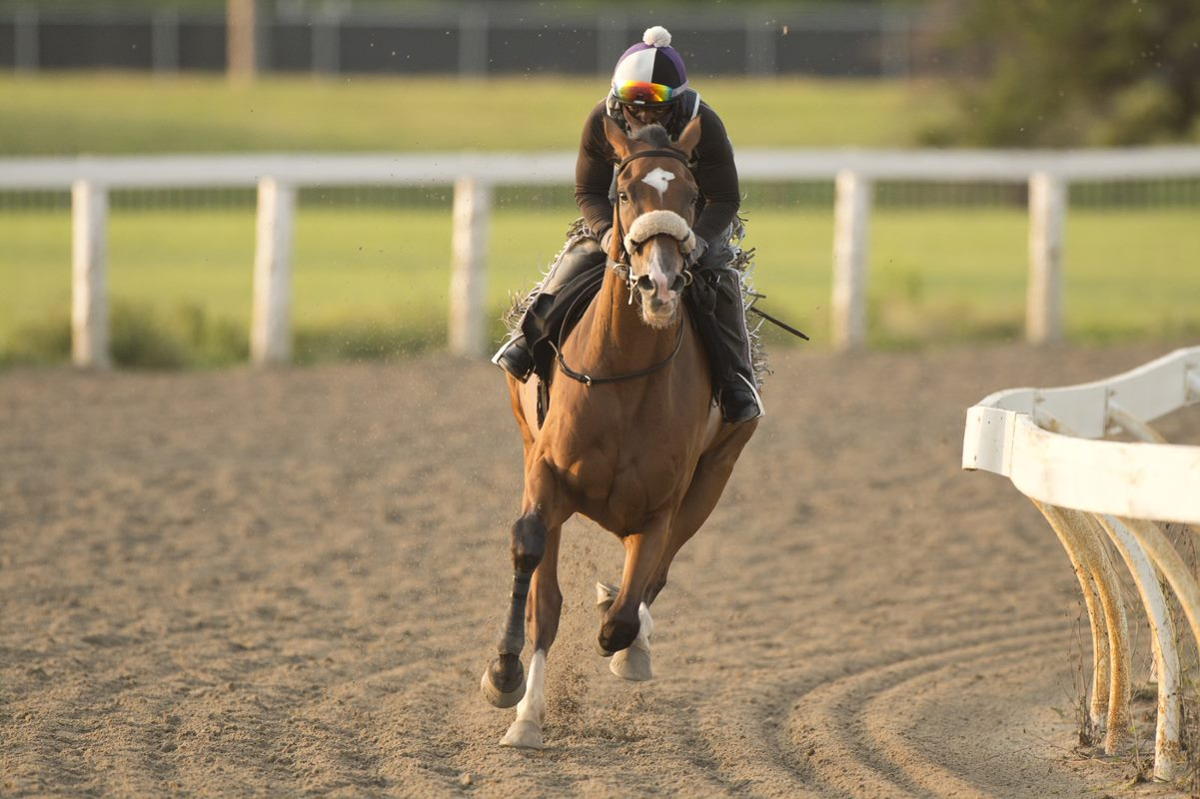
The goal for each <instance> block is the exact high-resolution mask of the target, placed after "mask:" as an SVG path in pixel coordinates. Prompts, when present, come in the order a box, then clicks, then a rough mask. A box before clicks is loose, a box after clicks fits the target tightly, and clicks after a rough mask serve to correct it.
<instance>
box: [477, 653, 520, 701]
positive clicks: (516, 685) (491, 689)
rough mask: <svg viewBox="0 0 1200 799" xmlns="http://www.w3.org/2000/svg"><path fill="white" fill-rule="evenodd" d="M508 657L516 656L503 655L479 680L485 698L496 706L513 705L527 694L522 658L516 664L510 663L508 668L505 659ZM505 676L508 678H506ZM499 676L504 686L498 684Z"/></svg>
mask: <svg viewBox="0 0 1200 799" xmlns="http://www.w3.org/2000/svg"><path fill="white" fill-rule="evenodd" d="M508 657H515V656H512V655H501V657H500V658H497V659H496V661H495V662H494V663H493V664H492V665H491V666H489V667H488V668H487V669H486V670H485V671H484V672H483V677H482V678H481V679H480V680H479V690H480V691H481V692H482V693H483V697H484V699H486V700H487V701H488V702H490V703H491V704H493V705H495V706H496V707H512V706H513V705H515V704H517V702H520V701H521V699H522V698H523V697H524V696H525V669H524V668H522V666H521V661H520V660H517V661H516V663H515V664H508V668H507V669H505V668H504V666H505V665H506V664H505V663H504V659H506V658H508ZM514 667H515V671H514ZM506 671H507V674H506V673H505V672H506ZM505 677H507V679H504V678H505ZM497 678H500V681H501V685H503V686H504V687H503V688H500V687H497V686H496V682H495V681H496V679H497ZM510 686H511V687H510ZM505 688H507V690H505Z"/></svg>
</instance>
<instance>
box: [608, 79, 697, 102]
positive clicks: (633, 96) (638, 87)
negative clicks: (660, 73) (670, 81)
mask: <svg viewBox="0 0 1200 799" xmlns="http://www.w3.org/2000/svg"><path fill="white" fill-rule="evenodd" d="M686 88H687V87H686V86H680V87H679V88H676V89H673V88H671V87H670V86H664V85H662V84H661V83H646V82H644V81H636V80H631V81H626V82H625V83H614V84H613V96H615V97H616V98H617V102H619V103H633V104H635V105H661V104H662V103H669V102H671V101H672V100H675V99H678V97H679V95H680V94H682V93H683V92H684V90H685V89H686Z"/></svg>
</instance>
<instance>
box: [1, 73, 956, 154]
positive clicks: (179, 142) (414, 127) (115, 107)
mask: <svg viewBox="0 0 1200 799" xmlns="http://www.w3.org/2000/svg"><path fill="white" fill-rule="evenodd" d="M695 83H696V85H697V88H699V90H700V91H701V92H702V94H703V97H704V98H705V99H706V100H707V101H708V102H710V103H711V104H712V105H713V106H714V107H715V108H716V109H717V110H718V112H719V113H720V114H721V116H722V119H723V120H724V121H725V123H726V126H727V127H728V129H729V132H730V135H731V137H732V138H733V141H734V142H735V143H736V145H737V146H738V147H831V146H839V147H840V146H860V147H884V146H888V147H903V146H907V145H912V144H915V143H916V142H917V140H918V134H919V131H920V128H921V127H922V125H923V124H924V123H925V122H927V121H929V120H930V119H932V118H935V117H936V116H937V115H939V114H941V113H943V112H945V111H946V109H948V108H949V100H948V99H947V95H946V94H945V93H944V92H943V91H941V90H939V89H937V88H936V87H934V86H924V85H920V84H905V83H902V82H898V81H890V82H889V81H874V80H836V81H833V80H802V79H780V80H762V79H756V80H754V81H745V80H734V79H721V80H701V79H697V80H696V81H695ZM606 90H607V85H606V83H605V80H604V79H603V78H598V77H597V78H577V77H570V78H568V77H553V78H523V79H500V80H490V81H459V80H453V79H451V80H447V79H445V78H405V79H397V78H366V77H359V76H353V77H349V76H347V77H341V78H337V79H317V78H309V77H300V78H270V79H265V80H262V81H260V82H258V83H255V84H253V85H250V86H237V85H231V84H230V83H228V82H227V81H225V80H224V79H222V78H220V77H198V76H191V75H188V76H182V77H178V78H167V79H162V78H160V79H152V78H146V77H144V76H139V75H132V74H131V75H125V74H119V73H117V74H100V75H95V74H91V75H87V74H84V75H78V74H63V75H52V76H49V77H44V76H43V77H20V76H13V75H11V74H5V75H0V97H3V98H4V101H3V102H2V103H0V156H6V155H8V156H11V155H73V154H76V153H163V152H224V151H274V152H289V151H291V152H296V151H338V152H342V151H413V150H424V151H428V150H459V149H478V150H570V149H573V148H574V147H575V146H576V143H577V142H578V140H579V131H580V128H581V126H582V124H583V120H584V117H585V116H586V115H587V113H588V111H589V110H590V109H591V107H592V106H593V105H594V104H595V103H596V102H597V101H598V100H599V99H600V98H601V97H602V96H603V95H604V92H605V91H606Z"/></svg>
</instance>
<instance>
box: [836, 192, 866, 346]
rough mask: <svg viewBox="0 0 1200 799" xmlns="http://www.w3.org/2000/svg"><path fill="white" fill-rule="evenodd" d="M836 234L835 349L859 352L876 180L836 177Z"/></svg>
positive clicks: (863, 337)
mask: <svg viewBox="0 0 1200 799" xmlns="http://www.w3.org/2000/svg"><path fill="white" fill-rule="evenodd" d="M836 185H837V197H836V200H835V204H834V219H833V225H834V232H833V299H832V313H833V319H832V324H833V330H832V338H833V346H834V348H835V349H839V350H851V349H859V348H861V347H863V346H864V345H865V344H866V342H867V256H868V243H869V242H868V235H869V231H870V223H871V196H872V194H873V193H874V186H873V181H872V180H871V179H870V178H868V177H866V176H864V175H862V174H861V173H858V172H852V171H850V170H843V171H841V172H839V173H838V175H837V184H836Z"/></svg>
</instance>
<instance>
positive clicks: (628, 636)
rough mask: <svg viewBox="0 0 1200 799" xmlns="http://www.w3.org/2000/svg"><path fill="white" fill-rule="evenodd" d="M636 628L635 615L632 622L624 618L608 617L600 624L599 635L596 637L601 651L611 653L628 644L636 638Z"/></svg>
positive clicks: (637, 626)
mask: <svg viewBox="0 0 1200 799" xmlns="http://www.w3.org/2000/svg"><path fill="white" fill-rule="evenodd" d="M638 628H639V625H638V620H637V618H636V617H635V618H634V619H633V621H632V622H630V621H626V620H625V619H609V620H608V621H606V622H604V624H602V625H600V635H599V637H598V638H597V643H598V644H599V645H600V650H601V652H607V653H609V654H611V653H613V652H620V651H621V650H622V649H625V648H626V647H628V646H630V645H631V644H632V643H633V641H634V639H635V638H637V634H638Z"/></svg>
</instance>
